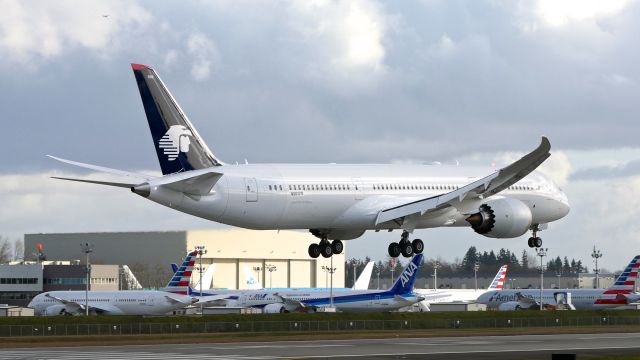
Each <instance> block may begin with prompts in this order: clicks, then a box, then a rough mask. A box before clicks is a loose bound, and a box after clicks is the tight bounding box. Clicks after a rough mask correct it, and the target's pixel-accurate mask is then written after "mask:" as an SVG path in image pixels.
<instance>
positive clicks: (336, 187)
mask: <svg viewBox="0 0 640 360" xmlns="http://www.w3.org/2000/svg"><path fill="white" fill-rule="evenodd" d="M285 187H287V185H285ZM354 187H355V190H358V185H354ZM268 188H269V191H283V187H282V185H269V187H268ZM288 189H289V191H291V190H306V191H326V190H329V191H341V190H351V186H350V185H349V184H300V185H298V184H292V185H288ZM457 189H460V186H459V185H449V184H438V185H435V184H430V185H425V184H373V190H457ZM509 190H535V188H534V187H533V186H529V185H513V186H510V187H509Z"/></svg>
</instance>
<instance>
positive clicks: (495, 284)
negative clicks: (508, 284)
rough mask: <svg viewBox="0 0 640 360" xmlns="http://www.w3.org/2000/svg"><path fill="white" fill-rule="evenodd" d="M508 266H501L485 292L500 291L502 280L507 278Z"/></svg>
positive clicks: (502, 284)
mask: <svg viewBox="0 0 640 360" xmlns="http://www.w3.org/2000/svg"><path fill="white" fill-rule="evenodd" d="M508 267H509V265H502V267H500V270H498V273H497V274H496V277H494V278H493V281H492V282H491V285H489V287H488V288H487V290H502V289H503V288H504V279H505V277H506V276H507V268H508Z"/></svg>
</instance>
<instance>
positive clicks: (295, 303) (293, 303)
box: [273, 293, 307, 309]
mask: <svg viewBox="0 0 640 360" xmlns="http://www.w3.org/2000/svg"><path fill="white" fill-rule="evenodd" d="M273 295H274V297H276V298H278V299H280V302H282V303H283V304H284V305H285V306H286V307H289V308H294V309H295V308H306V307H307V304H305V303H303V302H301V301H298V300H294V299H290V298H288V297H286V296H282V295H280V294H278V293H275V294H273Z"/></svg>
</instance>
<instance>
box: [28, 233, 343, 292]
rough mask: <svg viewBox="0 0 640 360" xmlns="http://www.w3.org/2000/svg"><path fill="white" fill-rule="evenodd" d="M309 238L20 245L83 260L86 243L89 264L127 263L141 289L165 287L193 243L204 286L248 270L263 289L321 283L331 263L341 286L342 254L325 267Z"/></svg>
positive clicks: (34, 237) (176, 236)
mask: <svg viewBox="0 0 640 360" xmlns="http://www.w3.org/2000/svg"><path fill="white" fill-rule="evenodd" d="M315 241H316V239H315V238H314V237H313V236H312V235H310V234H309V233H308V232H303V231H253V230H244V229H215V230H185V231H157V232H155V231H154V232H100V233H51V234H25V237H24V242H25V247H24V248H25V256H26V257H27V259H28V258H29V254H34V253H36V251H37V247H38V244H42V249H43V253H44V255H45V256H46V257H47V259H51V260H54V259H55V260H70V261H73V260H78V259H84V257H85V254H84V253H83V252H82V250H81V248H80V244H81V243H86V242H89V243H91V244H92V245H93V247H94V250H93V253H92V254H91V262H92V263H93V264H120V265H128V266H129V268H130V269H131V271H132V272H133V274H134V275H135V277H136V278H137V280H138V281H139V282H140V284H141V285H142V286H143V287H153V288H160V287H163V286H165V285H166V283H167V281H168V280H169V277H170V276H171V267H170V264H171V263H179V262H180V261H181V259H182V258H183V257H184V256H185V254H186V252H187V251H189V250H194V249H195V247H196V246H204V247H205V249H206V251H207V253H206V254H204V255H203V256H202V267H203V271H205V272H206V270H207V268H208V267H210V266H212V265H214V266H215V269H212V270H214V271H213V276H212V277H211V280H210V284H206V283H204V284H203V285H204V286H205V288H207V287H209V288H226V289H244V288H247V280H248V276H247V275H249V274H252V276H253V277H254V278H255V279H256V280H257V281H258V282H260V283H262V286H264V287H266V288H268V287H274V288H283V287H325V286H326V285H328V284H327V279H328V273H327V271H328V270H329V269H330V268H331V267H333V268H334V269H335V271H334V274H333V286H334V287H344V278H345V275H344V274H345V272H344V263H345V252H343V253H342V254H339V255H334V256H333V266H331V260H330V259H325V258H322V257H319V258H317V259H312V258H310V257H309V255H308V253H307V248H308V246H309V244H311V243H312V242H315ZM346 248H347V247H346V246H345V251H346ZM196 266H198V264H196ZM247 269H248V270H247ZM269 269H271V271H269ZM198 281H199V273H198V272H194V274H193V277H192V284H196V283H197V282H198Z"/></svg>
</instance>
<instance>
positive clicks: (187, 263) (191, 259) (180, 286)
mask: <svg viewBox="0 0 640 360" xmlns="http://www.w3.org/2000/svg"><path fill="white" fill-rule="evenodd" d="M197 256H198V252H197V251H192V252H190V253H188V254H187V256H186V257H185V258H184V260H183V261H182V265H180V267H179V268H178V269H177V271H175V272H174V274H173V277H171V280H169V283H168V284H167V286H166V287H165V288H164V289H163V290H164V291H166V292H170V293H174V294H182V295H188V294H189V287H190V286H191V285H190V282H191V274H192V272H193V265H194V264H195V262H196V257H197Z"/></svg>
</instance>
